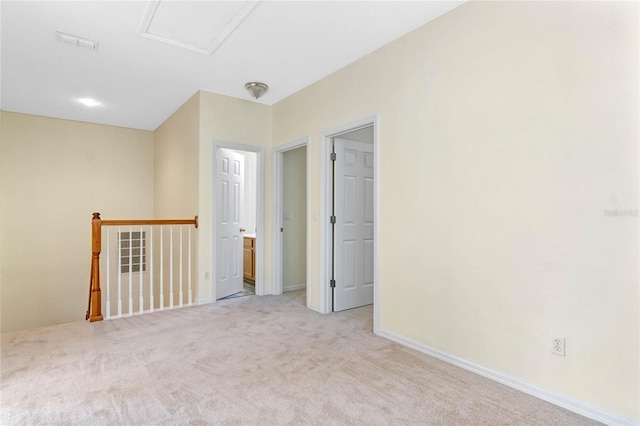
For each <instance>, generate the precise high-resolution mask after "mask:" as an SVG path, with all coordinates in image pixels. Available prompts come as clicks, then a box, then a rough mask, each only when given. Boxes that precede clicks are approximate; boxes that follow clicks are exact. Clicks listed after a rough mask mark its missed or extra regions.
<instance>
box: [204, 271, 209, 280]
mask: <svg viewBox="0 0 640 426" xmlns="http://www.w3.org/2000/svg"><path fill="white" fill-rule="evenodd" d="M204 279H205V280H208V279H209V273H208V272H205V273H204Z"/></svg>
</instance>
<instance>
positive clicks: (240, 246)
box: [212, 141, 264, 300]
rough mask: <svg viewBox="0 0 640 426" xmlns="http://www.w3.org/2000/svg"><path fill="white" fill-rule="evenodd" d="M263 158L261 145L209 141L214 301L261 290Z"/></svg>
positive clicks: (257, 292) (258, 292)
mask: <svg viewBox="0 0 640 426" xmlns="http://www.w3.org/2000/svg"><path fill="white" fill-rule="evenodd" d="M263 157H264V150H263V148H260V147H254V146H250V145H244V144H236V143H229V142H221V141H214V163H213V164H214V173H213V190H214V197H212V198H213V206H212V213H213V214H212V216H213V223H212V265H213V274H212V278H213V280H212V287H213V288H212V292H213V296H214V300H220V299H223V298H232V297H240V296H244V295H249V294H258V295H263V294H264V284H263V272H262V271H263V262H264V260H263V259H264V255H263V247H264V242H263V241H264V240H263V238H264V237H263V230H262V224H263V221H264V215H263V213H262V212H263V199H264V197H263V188H264V184H263V179H262V170H263ZM247 243H249V244H247ZM247 246H249V250H247Z"/></svg>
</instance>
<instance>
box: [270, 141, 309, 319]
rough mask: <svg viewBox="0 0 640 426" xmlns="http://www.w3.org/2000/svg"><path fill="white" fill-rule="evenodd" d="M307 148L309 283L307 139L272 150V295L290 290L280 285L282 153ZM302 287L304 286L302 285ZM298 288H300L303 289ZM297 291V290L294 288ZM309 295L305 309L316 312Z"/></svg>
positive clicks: (307, 276)
mask: <svg viewBox="0 0 640 426" xmlns="http://www.w3.org/2000/svg"><path fill="white" fill-rule="evenodd" d="M303 146H305V147H307V156H306V162H307V176H306V178H307V182H306V184H307V197H306V198H307V199H306V203H307V224H306V233H307V258H306V268H305V270H306V282H309V254H310V250H309V248H310V245H309V243H310V238H309V222H310V220H309V219H310V214H311V210H310V207H309V194H310V193H311V191H310V188H309V184H310V182H311V180H310V179H309V138H308V137H306V138H301V139H297V140H295V141H293V142H290V143H287V144H284V145H281V146H279V147H277V148H274V150H273V200H274V201H273V230H272V235H273V239H272V244H271V246H272V265H273V272H272V276H273V294H282V292H283V291H289V290H291V289H292V288H291V287H290V286H289V287H287V288H283V284H282V233H281V232H280V228H281V227H282V210H283V208H282V202H283V167H284V153H285V152H286V151H291V150H292V149H297V148H301V147H303ZM302 286H303V287H305V286H306V284H303V285H302ZM303 287H300V288H303ZM296 289H297V288H296ZM309 299H310V295H309V292H307V307H308V308H309V309H313V310H317V309H315V308H314V307H312V306H311V305H310V304H309Z"/></svg>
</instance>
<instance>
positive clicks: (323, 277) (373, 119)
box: [307, 114, 380, 332]
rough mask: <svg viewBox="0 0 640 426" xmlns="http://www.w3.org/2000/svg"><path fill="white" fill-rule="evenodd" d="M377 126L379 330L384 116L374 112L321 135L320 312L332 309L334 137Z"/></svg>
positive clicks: (375, 326) (375, 202)
mask: <svg viewBox="0 0 640 426" xmlns="http://www.w3.org/2000/svg"><path fill="white" fill-rule="evenodd" d="M368 126H373V151H374V153H375V167H374V171H373V176H374V177H373V179H374V181H375V184H374V188H375V189H374V194H373V210H374V213H373V214H374V216H373V220H374V223H373V229H374V231H373V232H374V243H373V263H374V271H373V330H374V332H375V331H376V330H377V329H378V327H379V324H380V321H379V317H380V310H379V306H380V304H379V303H378V302H379V297H380V296H379V291H380V290H379V287H380V281H379V280H380V259H379V253H380V239H379V238H378V236H379V235H380V233H379V227H380V197H379V194H380V116H379V115H377V114H376V115H371V116H368V117H365V118H362V119H360V120H356V121H353V122H351V123H348V124H346V125H343V126H340V127H337V128H334V129H332V130H328V131H326V132H323V133H322V135H321V137H320V155H321V158H322V160H321V161H322V166H321V167H320V195H321V201H320V202H321V204H320V206H321V207H320V247H321V250H320V306H319V308H320V310H319V312H320V313H323V314H327V313H329V312H331V287H329V277H330V273H331V271H330V268H331V264H330V261H329V259H330V257H331V245H330V241H329V239H330V237H329V233H330V228H329V218H330V217H331V203H330V200H331V192H330V191H331V182H330V179H331V162H330V161H329V152H330V146H331V139H332V138H334V137H336V136H340V135H341V134H343V133H347V132H350V131H353V130H358V129H359V128H362V127H368ZM307 282H308V281H307Z"/></svg>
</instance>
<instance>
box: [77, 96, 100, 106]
mask: <svg viewBox="0 0 640 426" xmlns="http://www.w3.org/2000/svg"><path fill="white" fill-rule="evenodd" d="M78 102H80V103H81V104H82V105H84V106H88V107H94V106H98V105H100V102H98V101H96V100H95V99H91V98H80V99H78Z"/></svg>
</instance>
